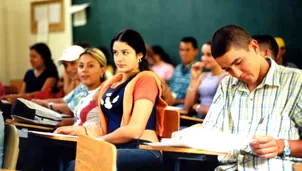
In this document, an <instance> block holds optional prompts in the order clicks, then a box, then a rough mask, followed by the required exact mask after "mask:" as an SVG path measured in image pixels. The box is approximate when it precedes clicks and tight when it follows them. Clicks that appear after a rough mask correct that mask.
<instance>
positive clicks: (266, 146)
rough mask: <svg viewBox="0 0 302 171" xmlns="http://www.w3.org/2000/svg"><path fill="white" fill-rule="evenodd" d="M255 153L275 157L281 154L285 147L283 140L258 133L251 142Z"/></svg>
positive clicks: (263, 156)
mask: <svg viewBox="0 0 302 171" xmlns="http://www.w3.org/2000/svg"><path fill="white" fill-rule="evenodd" d="M250 146H251V147H252V149H253V151H254V153H255V154H256V155H257V156H259V157H262V158H274V157H276V156H277V155H278V154H281V153H282V152H283V149H284V143H283V140H280V139H275V138H273V137H271V136H262V135H257V136H255V137H254V141H253V142H251V143H250Z"/></svg>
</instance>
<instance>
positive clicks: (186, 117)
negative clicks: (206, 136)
mask: <svg viewBox="0 0 302 171" xmlns="http://www.w3.org/2000/svg"><path fill="white" fill-rule="evenodd" d="M180 119H186V120H191V121H196V122H201V123H202V122H203V119H200V118H193V117H191V116H180Z"/></svg>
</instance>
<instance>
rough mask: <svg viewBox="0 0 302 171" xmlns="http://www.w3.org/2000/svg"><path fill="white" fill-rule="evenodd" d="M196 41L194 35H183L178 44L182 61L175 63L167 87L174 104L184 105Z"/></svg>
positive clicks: (195, 53)
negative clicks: (172, 96) (171, 94)
mask: <svg viewBox="0 0 302 171" xmlns="http://www.w3.org/2000/svg"><path fill="white" fill-rule="evenodd" d="M197 46H198V45H197V41H196V39H195V38H194V37H184V38H183V39H181V41H180V44H179V55H180V58H181V61H182V63H181V64H179V65H177V66H176V68H175V70H174V73H173V75H172V77H171V79H170V80H169V88H170V89H171V91H172V93H173V94H174V97H175V99H176V100H175V105H178V106H180V107H183V106H184V102H185V100H184V99H185V97H186V93H187V89H188V87H189V84H190V81H191V72H190V70H191V66H192V64H193V63H194V62H195V57H196V55H197V53H198V47H197Z"/></svg>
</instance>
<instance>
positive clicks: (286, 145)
mask: <svg viewBox="0 0 302 171" xmlns="http://www.w3.org/2000/svg"><path fill="white" fill-rule="evenodd" d="M283 142H284V149H283V157H289V155H290V152H291V150H290V147H289V143H288V140H283Z"/></svg>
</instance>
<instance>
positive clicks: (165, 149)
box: [139, 145, 231, 156]
mask: <svg viewBox="0 0 302 171" xmlns="http://www.w3.org/2000/svg"><path fill="white" fill-rule="evenodd" d="M139 148H140V149H145V150H160V151H163V152H175V153H190V154H205V155H216V156H217V155H222V156H227V155H231V154H229V153H219V152H211V151H206V150H198V149H193V148H186V147H166V146H162V147H160V146H157V147H154V146H150V145H140V146H139Z"/></svg>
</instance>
